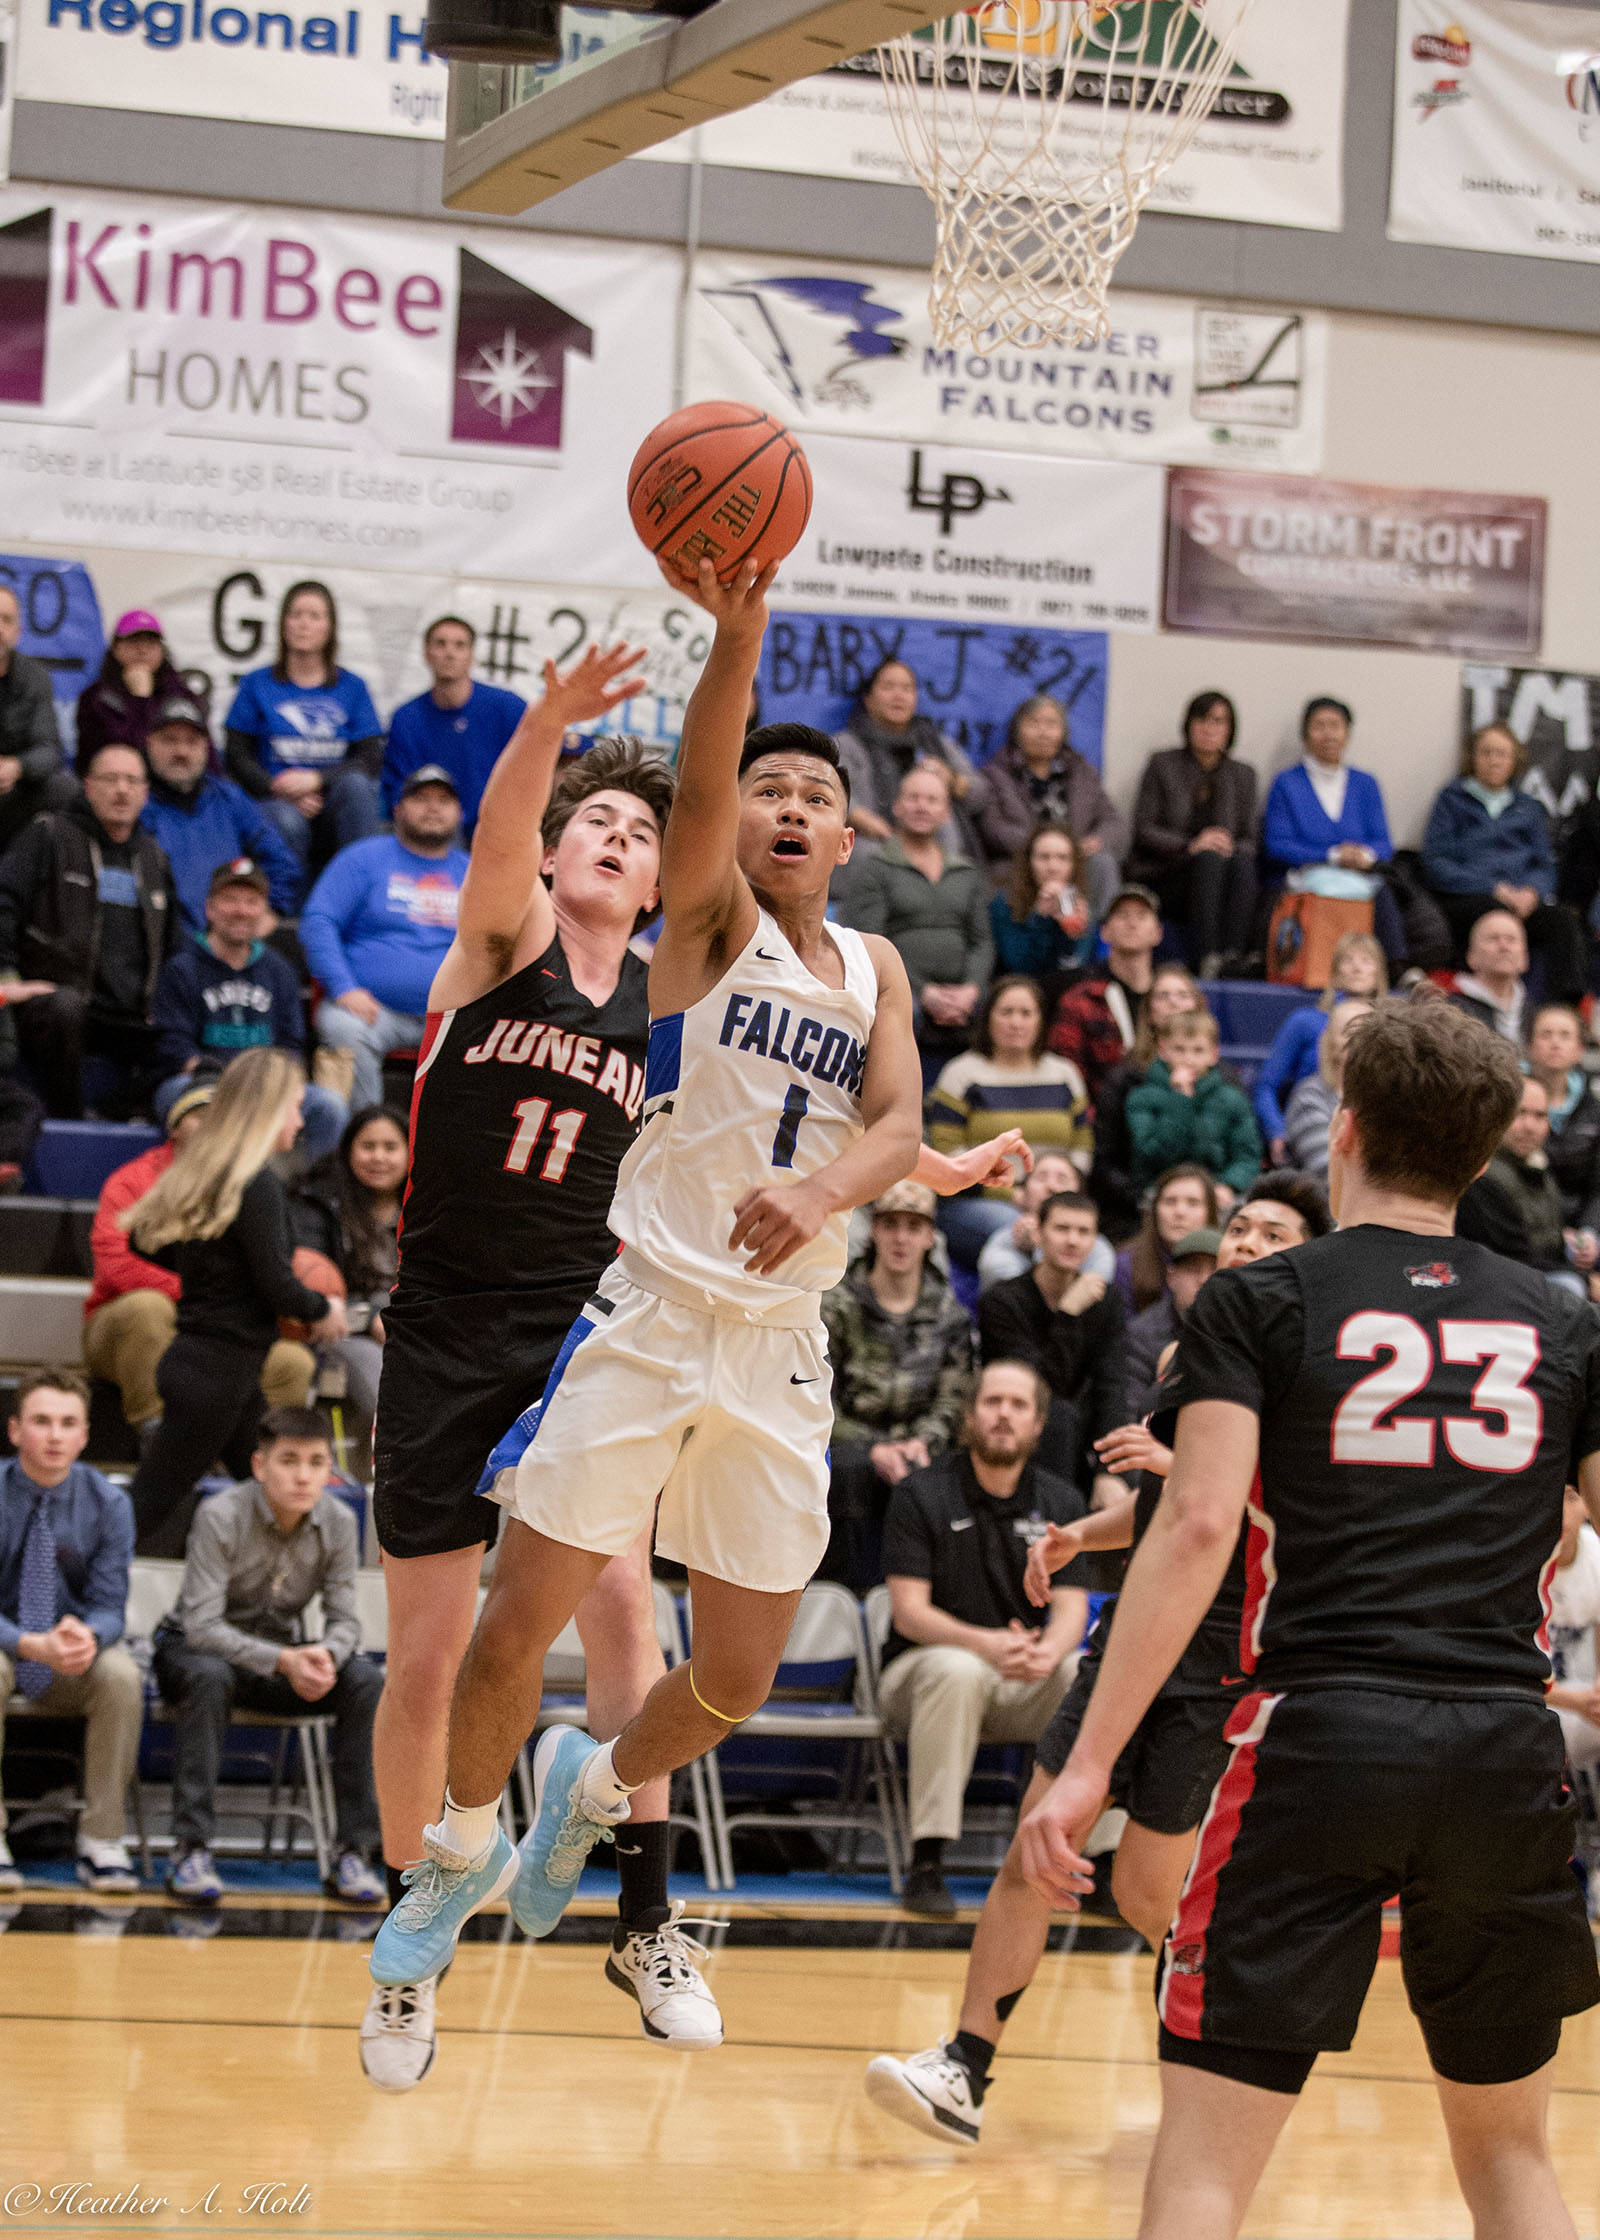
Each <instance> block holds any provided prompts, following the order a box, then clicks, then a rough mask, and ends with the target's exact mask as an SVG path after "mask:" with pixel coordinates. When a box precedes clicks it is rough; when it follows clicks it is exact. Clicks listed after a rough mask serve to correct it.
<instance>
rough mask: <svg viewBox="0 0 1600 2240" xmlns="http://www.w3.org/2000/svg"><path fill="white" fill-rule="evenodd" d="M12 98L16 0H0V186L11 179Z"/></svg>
mask: <svg viewBox="0 0 1600 2240" xmlns="http://www.w3.org/2000/svg"><path fill="white" fill-rule="evenodd" d="M16 95H17V7H16V0H0V182H4V181H5V180H7V179H9V178H10V176H11V111H12V109H13V107H14V106H15V103H16Z"/></svg>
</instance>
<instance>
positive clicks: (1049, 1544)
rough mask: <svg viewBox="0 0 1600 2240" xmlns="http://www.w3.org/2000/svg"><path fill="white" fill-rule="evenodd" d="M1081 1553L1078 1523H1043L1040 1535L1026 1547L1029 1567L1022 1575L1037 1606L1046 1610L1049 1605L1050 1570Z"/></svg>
mask: <svg viewBox="0 0 1600 2240" xmlns="http://www.w3.org/2000/svg"><path fill="white" fill-rule="evenodd" d="M1082 1553H1083V1533H1082V1530H1081V1528H1080V1526H1079V1525H1076V1524H1051V1525H1046V1526H1045V1529H1044V1534H1043V1537H1042V1538H1040V1539H1038V1540H1035V1542H1034V1543H1033V1546H1032V1547H1031V1548H1030V1549H1029V1550H1028V1568H1027V1570H1026V1571H1025V1572H1024V1573H1023V1575H1022V1584H1023V1586H1024V1588H1025V1589H1026V1590H1027V1596H1028V1600H1029V1601H1030V1602H1031V1603H1033V1604H1034V1606H1035V1607H1036V1608H1037V1609H1040V1610H1048V1609H1049V1607H1050V1579H1051V1574H1052V1573H1053V1572H1057V1571H1059V1570H1060V1569H1061V1567H1062V1565H1063V1564H1067V1563H1070V1562H1071V1561H1072V1559H1073V1557H1074V1556H1080V1555H1082Z"/></svg>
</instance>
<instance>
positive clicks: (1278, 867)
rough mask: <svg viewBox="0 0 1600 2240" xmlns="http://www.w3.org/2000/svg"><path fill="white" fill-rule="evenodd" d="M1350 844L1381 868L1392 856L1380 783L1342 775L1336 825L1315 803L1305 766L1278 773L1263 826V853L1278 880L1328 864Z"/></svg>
mask: <svg viewBox="0 0 1600 2240" xmlns="http://www.w3.org/2000/svg"><path fill="white" fill-rule="evenodd" d="M1348 840H1353V841H1356V842H1357V843H1358V844H1359V845H1360V846H1362V847H1364V848H1370V849H1371V850H1372V852H1373V854H1374V855H1375V856H1376V857H1377V859H1378V861H1379V862H1380V863H1387V862H1388V860H1389V858H1390V857H1391V856H1392V855H1393V854H1394V848H1393V845H1392V843H1391V842H1390V839H1389V822H1388V819H1387V818H1386V817H1385V815H1384V813H1383V795H1382V793H1381V792H1380V791H1379V788H1378V781H1377V779H1376V778H1375V777H1373V776H1372V774H1371V772H1370V771H1367V770H1351V769H1350V768H1348V766H1347V767H1346V770H1345V789H1344V808H1343V811H1342V812H1341V814H1340V817H1339V821H1338V823H1337V824H1335V823H1334V821H1333V819H1332V818H1331V817H1330V816H1329V814H1328V812H1327V810H1326V809H1324V808H1323V806H1322V803H1321V802H1320V801H1319V800H1318V799H1317V796H1316V790H1315V788H1314V787H1313V786H1312V783H1311V780H1310V779H1309V778H1308V777H1307V775H1306V773H1305V770H1304V768H1303V766H1302V765H1301V764H1299V763H1296V764H1295V766H1294V768H1293V769H1292V770H1280V771H1279V772H1278V775H1277V776H1276V777H1275V778H1274V779H1273V781H1272V790H1271V792H1270V793H1269V794H1268V795H1267V807H1266V813H1265V815H1264V816H1263V817H1262V820H1261V853H1262V856H1263V857H1264V859H1265V861H1266V865H1267V869H1268V870H1269V871H1271V872H1275V873H1276V874H1277V875H1278V876H1279V877H1280V878H1281V877H1282V876H1283V874H1284V872H1286V871H1298V870H1301V869H1302V868H1303V867H1304V866H1305V865H1306V864H1308V863H1326V862H1327V860H1328V850H1329V849H1330V848H1334V847H1338V846H1339V845H1340V843H1341V842H1343V841H1348Z"/></svg>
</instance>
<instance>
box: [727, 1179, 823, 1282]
mask: <svg viewBox="0 0 1600 2240" xmlns="http://www.w3.org/2000/svg"><path fill="white" fill-rule="evenodd" d="M831 1211H832V1208H831V1207H830V1206H829V1205H828V1203H827V1200H826V1199H825V1198H824V1197H823V1195H822V1193H821V1192H820V1191H818V1190H816V1189H814V1188H813V1187H812V1185H811V1184H810V1183H809V1182H778V1183H772V1184H769V1185H768V1186H767V1187H766V1188H765V1189H762V1190H747V1191H746V1192H745V1194H744V1196H743V1197H742V1198H741V1199H740V1200H739V1202H738V1204H737V1205H736V1206H735V1207H734V1209H733V1228H732V1231H731V1232H730V1234H729V1237H728V1250H729V1251H730V1252H747V1253H748V1254H749V1255H750V1257H749V1259H748V1260H746V1262H745V1268H746V1271H747V1272H748V1273H749V1274H750V1275H753V1276H770V1275H771V1274H773V1273H774V1271H775V1270H776V1269H778V1268H781V1267H782V1265H783V1263H784V1262H785V1260H787V1259H789V1258H791V1257H792V1255H793V1254H795V1253H796V1252H798V1251H799V1250H800V1247H801V1246H802V1245H803V1244H809V1243H810V1242H811V1240H812V1238H813V1237H814V1236H815V1235H816V1234H817V1231H818V1230H819V1229H820V1228H821V1227H822V1224H823V1223H824V1221H826V1220H827V1218H828V1215H829V1213H830V1212H831Z"/></svg>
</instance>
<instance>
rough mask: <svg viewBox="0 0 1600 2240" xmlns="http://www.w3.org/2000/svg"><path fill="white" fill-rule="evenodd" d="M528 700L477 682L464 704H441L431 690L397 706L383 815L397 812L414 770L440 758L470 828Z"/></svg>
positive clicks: (385, 764) (387, 759) (387, 753)
mask: <svg viewBox="0 0 1600 2240" xmlns="http://www.w3.org/2000/svg"><path fill="white" fill-rule="evenodd" d="M527 704H528V703H527V702H526V700H523V699H522V698H520V697H519V695H518V694H516V693H515V692H502V691H501V689H500V687H499V686H498V685H496V684H474V685H473V687H472V696H471V698H470V699H469V700H468V701H467V703H466V705H465V707H461V708H441V707H440V705H439V703H438V702H437V700H435V699H434V697H433V694H432V693H431V692H419V693H418V694H417V697H416V698H415V700H408V701H406V703H405V705H404V706H403V707H399V708H396V710H395V712H394V714H393V716H392V717H391V718H390V722H389V743H388V745H387V746H386V747H385V748H384V750H383V813H384V815H385V816H386V817H392V816H393V815H394V805H395V803H396V802H397V801H398V800H399V798H400V788H401V787H402V786H403V785H404V784H405V782H406V780H407V778H409V777H410V775H411V773H412V771H413V770H420V769H422V768H423V766H424V764H426V763H429V762H437V763H439V764H441V765H442V767H443V768H444V769H446V770H448V771H449V773H450V775H451V777H452V778H454V780H455V782H456V788H457V790H458V792H459V793H460V795H461V823H462V828H463V830H464V831H466V832H468V833H470V832H471V830H472V828H473V826H474V825H475V824H476V823H477V821H478V804H479V802H480V801H482V799H483V789H484V787H485V786H486V785H487V784H488V783H489V773H490V771H491V770H492V769H493V768H494V766H495V764H496V763H497V762H498V761H499V759H500V757H501V754H502V753H503V752H504V750H505V746H506V742H507V740H509V738H510V737H511V734H512V732H513V731H515V730H516V728H517V725H518V724H519V723H520V722H521V721H522V711H523V709H524V708H525V707H526V706H527Z"/></svg>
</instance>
